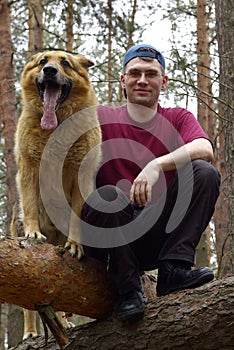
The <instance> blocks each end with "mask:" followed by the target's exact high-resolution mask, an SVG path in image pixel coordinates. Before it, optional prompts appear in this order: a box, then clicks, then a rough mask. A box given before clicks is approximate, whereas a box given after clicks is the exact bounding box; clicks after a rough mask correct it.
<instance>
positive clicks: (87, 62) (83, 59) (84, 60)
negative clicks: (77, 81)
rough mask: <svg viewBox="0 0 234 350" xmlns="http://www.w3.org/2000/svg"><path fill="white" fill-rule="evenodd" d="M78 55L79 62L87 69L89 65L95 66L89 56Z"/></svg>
mask: <svg viewBox="0 0 234 350" xmlns="http://www.w3.org/2000/svg"><path fill="white" fill-rule="evenodd" d="M76 57H77V59H78V61H79V63H80V64H81V65H82V67H84V68H85V69H87V70H88V68H89V67H92V66H94V63H93V62H92V61H91V60H89V59H88V58H86V57H85V56H83V55H77V56H76Z"/></svg>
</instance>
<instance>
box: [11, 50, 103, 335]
mask: <svg viewBox="0 0 234 350" xmlns="http://www.w3.org/2000/svg"><path fill="white" fill-rule="evenodd" d="M92 65H93V63H92V62H91V61H90V60H88V59H87V58H85V57H84V56H82V55H72V54H69V53H66V52H63V51H48V52H44V53H39V54H37V55H35V56H33V57H32V59H31V60H30V62H29V63H28V64H27V65H26V67H25V69H24V71H23V73H22V77H21V87H22V100H23V110H22V114H21V116H20V118H19V122H18V126H17V130H16V134H15V157H16V162H17V169H18V172H17V177H16V180H17V187H18V193H19V203H20V212H21V214H22V221H23V227H24V232H25V236H26V237H29V238H34V239H37V240H40V241H44V240H46V239H47V241H48V242H49V243H52V244H55V245H57V244H65V243H66V247H67V249H68V250H69V251H70V252H71V254H72V255H73V256H77V258H78V259H80V258H81V257H82V256H83V254H84V252H83V247H82V244H81V243H80V237H81V230H80V223H79V219H77V218H79V217H80V214H81V209H82V204H83V202H84V200H85V199H86V197H87V196H88V195H89V194H90V193H91V192H92V191H93V188H94V176H95V173H96V171H97V167H98V164H99V161H100V157H101V151H100V144H101V131H100V126H99V123H98V118H97V113H96V105H97V99H96V96H95V93H94V91H93V89H92V86H91V83H90V81H89V78H88V72H87V69H88V68H89V67H90V66H92ZM71 116H72V117H71ZM70 117H71V118H70ZM48 145H49V146H48ZM91 151H92V152H91ZM87 155H88V157H87ZM82 164H85V166H84V167H83V168H82V169H83V170H82V171H80V168H81V165H82ZM61 198H62V199H61ZM64 208H65V209H64ZM64 212H66V213H65V214H64ZM61 217H62V219H61ZM68 217H69V218H68ZM64 218H65V219H64ZM56 220H58V222H56ZM64 220H65V221H66V222H65V223H64ZM16 221H17V220H16V218H15V217H14V218H13V219H12V225H11V231H12V234H13V235H16V232H15V225H14V223H15V222H16ZM61 222H62V224H61ZM34 335H36V329H35V317H34V316H33V313H31V312H28V311H27V312H26V319H25V331H24V338H28V337H29V336H34Z"/></svg>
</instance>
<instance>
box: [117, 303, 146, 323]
mask: <svg viewBox="0 0 234 350" xmlns="http://www.w3.org/2000/svg"><path fill="white" fill-rule="evenodd" d="M144 311H145V305H142V307H141V308H139V309H137V311H136V310H132V311H128V312H123V313H118V314H117V315H116V316H117V318H118V319H119V320H121V321H137V320H139V319H141V318H142V317H143V315H144Z"/></svg>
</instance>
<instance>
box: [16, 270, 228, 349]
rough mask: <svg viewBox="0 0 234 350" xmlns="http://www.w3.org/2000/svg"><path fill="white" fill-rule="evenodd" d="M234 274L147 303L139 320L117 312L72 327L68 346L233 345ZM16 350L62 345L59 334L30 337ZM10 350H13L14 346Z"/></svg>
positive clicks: (154, 346) (94, 347)
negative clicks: (122, 318) (126, 319)
mask: <svg viewBox="0 0 234 350" xmlns="http://www.w3.org/2000/svg"><path fill="white" fill-rule="evenodd" d="M233 325H234V276H232V277H228V278H225V279H223V280H215V281H213V282H211V283H208V284H206V285H204V286H202V287H199V288H196V289H192V290H185V291H181V292H178V293H175V294H169V295H166V296H165V297H160V298H158V297H154V299H150V300H149V302H148V303H147V305H146V311H145V315H144V318H143V319H142V320H140V321H138V322H136V323H134V324H128V323H122V322H119V321H117V320H116V319H115V318H113V317H108V318H107V319H104V320H101V321H100V320H99V321H94V322H91V323H88V324H86V325H84V326H77V327H75V328H73V329H71V330H69V331H68V332H67V333H68V338H69V343H68V344H67V345H66V350H77V349H92V350H100V349H105V350H113V349H116V350H119V349H121V350H131V349H138V350H157V349H159V350H168V349H170V350H233V344H234V332H233ZM13 349H14V350H27V349H48V350H58V349H59V347H58V345H57V344H56V342H55V340H54V339H53V337H49V340H48V344H47V346H46V347H45V338H44V337H43V336H40V337H37V338H34V339H28V340H27V341H25V342H22V343H21V344H19V345H18V346H16V347H14V348H13ZM13 349H10V350H13Z"/></svg>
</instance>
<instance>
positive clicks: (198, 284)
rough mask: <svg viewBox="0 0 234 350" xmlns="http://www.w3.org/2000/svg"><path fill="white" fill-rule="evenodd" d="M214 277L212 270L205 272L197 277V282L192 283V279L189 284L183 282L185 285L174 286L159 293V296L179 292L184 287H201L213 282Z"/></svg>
mask: <svg viewBox="0 0 234 350" xmlns="http://www.w3.org/2000/svg"><path fill="white" fill-rule="evenodd" d="M213 279H214V274H211V273H210V272H207V273H204V274H203V275H202V276H200V278H196V282H194V283H192V281H191V280H190V282H188V283H187V284H186V283H185V284H183V286H180V287H178V288H174V289H169V290H167V291H166V292H164V293H157V296H158V297H161V296H164V295H167V294H170V293H174V292H179V291H181V290H184V289H192V288H198V287H201V286H202V285H203V284H205V283H208V282H211V281H212V280H213Z"/></svg>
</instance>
